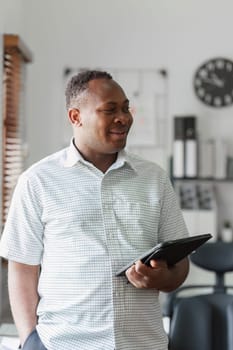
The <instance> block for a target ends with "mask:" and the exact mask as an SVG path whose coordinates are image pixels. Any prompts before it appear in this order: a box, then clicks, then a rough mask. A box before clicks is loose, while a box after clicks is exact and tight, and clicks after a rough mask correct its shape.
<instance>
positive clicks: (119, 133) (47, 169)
mask: <svg viewBox="0 0 233 350" xmlns="http://www.w3.org/2000/svg"><path fill="white" fill-rule="evenodd" d="M66 100H67V110H68V116H69V120H70V122H71V124H72V127H73V135H74V138H73V140H72V141H71V144H70V147H69V148H66V149H64V150H62V151H60V152H58V153H55V154H54V155H51V156H49V157H47V158H45V159H43V160H42V161H40V162H38V163H36V164H35V165H33V166H32V167H31V168H29V169H28V170H27V171H26V172H24V173H23V174H22V175H21V177H20V179H19V181H18V184H17V186H16V189H15V193H14V196H13V199H12V204H11V208H10V211H9V215H8V220H7V223H6V225H5V230H4V233H3V237H2V241H1V255H2V256H4V257H5V258H7V259H8V260H9V295H10V302H11V308H12V313H13V316H14V320H15V323H16V326H17V329H18V332H19V336H20V340H21V344H24V345H23V349H25V350H28V349H33V350H37V349H48V350H76V349H77V350H89V349H90V350H94V349H95V350H113V349H116V350H136V349H138V350H151V349H156V350H165V349H167V337H166V334H165V332H164V330H163V327H162V320H161V313H160V308H159V302H158V296H159V291H165V292H166V291H171V290H173V289H175V288H177V287H178V286H179V285H180V284H181V283H183V281H184V280H185V278H186V275H187V273H188V261H187V259H184V260H182V261H181V262H179V263H177V264H176V265H175V266H174V267H170V268H169V267H168V266H167V265H166V263H165V262H164V261H155V260H153V261H151V266H150V267H148V266H145V265H144V264H142V263H141V262H140V261H138V262H137V263H136V264H135V265H134V266H132V267H131V268H129V269H128V270H127V272H126V276H123V277H116V276H115V274H116V272H117V271H118V270H119V269H120V268H121V267H122V266H124V265H125V264H126V263H128V262H129V261H130V260H131V259H132V258H134V257H136V256H137V255H138V254H141V253H142V252H144V251H145V250H147V249H149V248H151V247H153V246H154V245H155V244H157V243H158V242H160V241H165V240H168V239H175V238H180V237H183V236H185V235H187V232H186V228H185V225H184V222H183V219H182V215H181V213H180V210H179V207H178V205H177V202H176V196H175V194H174V192H173V190H172V187H171V184H170V182H169V180H168V178H167V176H166V175H165V173H164V171H163V170H162V169H161V168H159V167H158V166H157V165H156V164H154V163H152V162H148V161H144V160H142V159H140V158H138V157H136V156H134V155H131V154H128V153H126V152H125V151H124V148H125V145H126V139H127V135H128V132H129V130H130V127H131V125H132V121H133V119H132V115H131V113H130V109H129V100H128V99H127V97H126V95H125V93H124V91H123V90H122V88H121V87H120V86H119V85H118V84H117V83H116V82H115V81H114V80H113V79H112V77H111V76H110V75H109V74H108V73H106V72H100V71H85V72H82V73H80V74H78V75H77V76H74V77H73V78H72V79H71V81H70V82H69V83H68V86H67V90H66ZM127 280H128V283H127Z"/></svg>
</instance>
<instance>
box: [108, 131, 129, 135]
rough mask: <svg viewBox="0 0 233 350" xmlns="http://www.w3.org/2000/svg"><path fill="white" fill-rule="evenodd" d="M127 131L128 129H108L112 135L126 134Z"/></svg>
mask: <svg viewBox="0 0 233 350" xmlns="http://www.w3.org/2000/svg"><path fill="white" fill-rule="evenodd" d="M127 133H128V130H121V131H117V130H116V131H110V134H114V135H126V134H127Z"/></svg>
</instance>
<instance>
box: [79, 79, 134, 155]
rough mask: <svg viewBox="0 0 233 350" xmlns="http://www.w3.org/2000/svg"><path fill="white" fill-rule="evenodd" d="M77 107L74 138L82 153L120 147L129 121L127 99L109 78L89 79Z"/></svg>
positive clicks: (113, 150)
mask: <svg viewBox="0 0 233 350" xmlns="http://www.w3.org/2000/svg"><path fill="white" fill-rule="evenodd" d="M88 86H89V88H88V90H87V91H86V93H85V97H84V101H83V102H82V103H81V106H80V108H79V118H80V119H79V125H78V126H76V127H75V128H74V133H75V135H74V136H75V140H76V141H77V145H78V147H80V151H81V152H83V153H84V154H87V155H88V154H92V155H93V154H113V153H116V152H118V151H119V150H121V149H123V148H124V147H125V145H126V139H127V135H128V132H129V129H130V127H131V124H132V122H133V118H132V115H131V113H130V112H129V101H128V99H127V97H126V96H125V93H124V91H123V90H122V88H121V87H120V86H119V85H118V84H117V83H116V82H115V81H113V80H107V79H95V80H92V81H90V82H89V85H88Z"/></svg>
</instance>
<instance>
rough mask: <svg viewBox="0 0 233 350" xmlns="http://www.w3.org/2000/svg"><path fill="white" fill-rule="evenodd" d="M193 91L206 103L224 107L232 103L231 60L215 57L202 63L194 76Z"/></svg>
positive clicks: (232, 65)
mask: <svg viewBox="0 0 233 350" xmlns="http://www.w3.org/2000/svg"><path fill="white" fill-rule="evenodd" d="M193 84H194V91H195V93H196V95H197V97H198V98H199V99H200V100H201V101H202V102H203V103H205V104H206V105H208V106H212V107H216V108H219V107H225V106H229V105H231V104H232V103H233V61H231V60H229V59H226V58H222V57H217V58H212V59H210V60H208V61H206V62H205V63H203V64H202V65H201V66H200V67H199V68H198V69H197V71H196V73H195V76H194V81H193Z"/></svg>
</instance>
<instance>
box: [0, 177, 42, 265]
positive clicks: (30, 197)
mask: <svg viewBox="0 0 233 350" xmlns="http://www.w3.org/2000/svg"><path fill="white" fill-rule="evenodd" d="M41 213H42V206H41V203H40V199H39V195H38V193H37V191H36V188H35V186H33V185H32V184H31V183H30V178H29V177H27V176H26V175H25V174H22V175H21V176H20V178H19V180H18V183H17V185H16V187H15V191H14V193H13V196H12V200H11V206H10V209H9V213H8V217H7V221H6V224H5V227H4V230H3V234H2V238H1V242H0V255H1V256H2V257H4V258H6V259H8V260H13V261H16V262H20V263H23V264H29V265H39V264H40V263H41V257H42V252H43V231H44V228H43V223H42V221H41Z"/></svg>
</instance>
